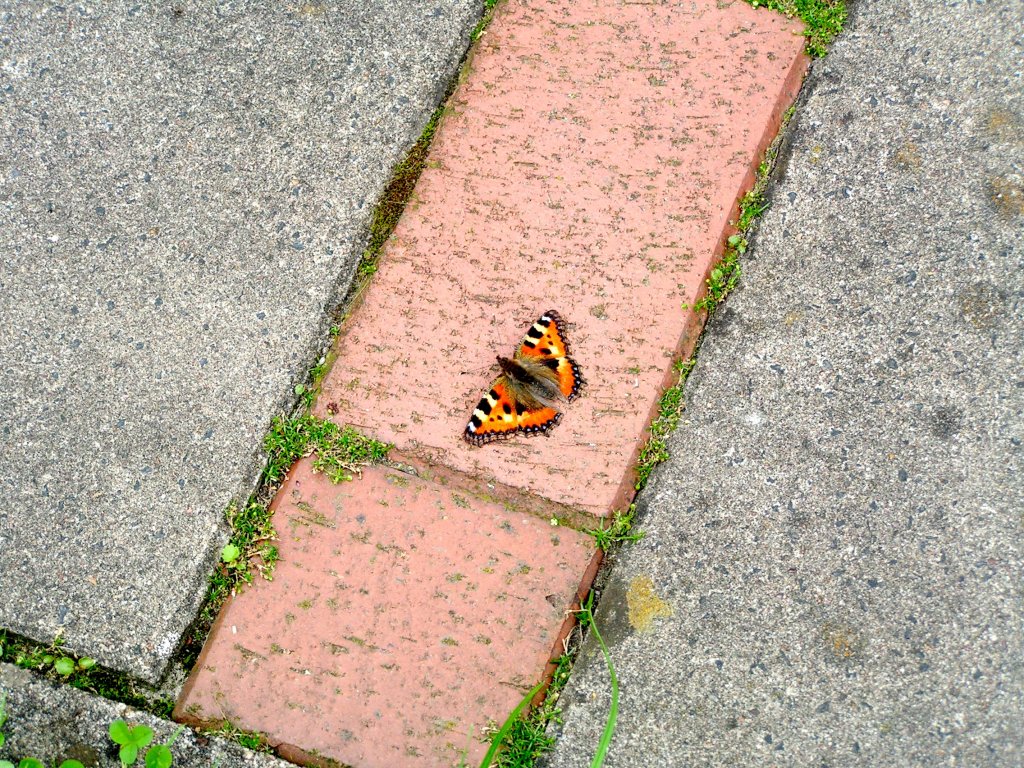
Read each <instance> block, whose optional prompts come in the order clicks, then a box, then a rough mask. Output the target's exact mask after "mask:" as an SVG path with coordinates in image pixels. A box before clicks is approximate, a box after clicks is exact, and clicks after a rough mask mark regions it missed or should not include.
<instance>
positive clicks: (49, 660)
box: [40, 653, 53, 666]
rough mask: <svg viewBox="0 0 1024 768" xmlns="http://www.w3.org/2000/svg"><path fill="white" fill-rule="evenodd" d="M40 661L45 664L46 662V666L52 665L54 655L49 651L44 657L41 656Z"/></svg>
mask: <svg viewBox="0 0 1024 768" xmlns="http://www.w3.org/2000/svg"><path fill="white" fill-rule="evenodd" d="M40 661H41V662H43V664H45V665H46V666H50V665H51V664H53V656H52V655H50V654H49V653H46V654H43V658H41V659H40Z"/></svg>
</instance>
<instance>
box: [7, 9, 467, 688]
mask: <svg viewBox="0 0 1024 768" xmlns="http://www.w3.org/2000/svg"><path fill="white" fill-rule="evenodd" d="M479 14H480V4H479V2H477V0H451V1H449V2H443V3H442V2H428V3H424V2H420V1H419V0H407V1H405V2H389V3H364V2H361V1H360V0H343V1H342V2H338V3H331V4H322V3H316V2H313V3H300V4H293V5H288V4H267V3H260V2H237V3H227V4H224V3H221V4H216V5H214V4H208V3H193V2H181V3H171V4H147V3H143V4H136V5H132V6H123V7H121V6H118V7H116V8H115V7H113V6H109V7H108V6H85V5H78V4H71V5H64V6H60V5H52V6H43V5H40V4H34V3H21V4H18V3H8V4H6V5H5V6H4V8H3V9H2V10H0V17H2V26H3V29H4V35H3V37H4V47H3V52H2V55H0V59H2V67H0V158H2V159H0V253H3V259H2V261H0V297H2V298H0V376H2V386H0V488H2V494H0V496H2V502H0V594H3V596H4V599H3V600H2V601H0V626H2V627H6V628H8V629H10V630H14V631H16V632H19V633H22V634H25V635H28V636H30V637H33V638H35V639H37V640H39V641H43V642H49V641H50V640H52V639H53V637H54V635H55V634H56V633H58V632H62V633H63V635H64V637H65V639H66V641H67V646H68V647H69V648H72V649H74V650H77V651H79V652H83V653H87V654H88V655H90V656H93V657H95V658H97V659H99V660H100V661H101V662H102V663H104V664H106V665H108V666H110V667H114V668H116V669H120V670H124V671H127V672H130V673H132V674H134V675H138V676H140V677H142V678H145V679H147V680H150V681H153V680H155V679H156V678H157V677H159V675H160V674H161V670H162V669H163V668H164V666H165V664H166V662H167V660H168V657H169V656H170V654H171V653H172V652H173V651H174V649H175V647H176V645H177V643H178V639H179V636H180V634H181V632H182V629H183V628H184V627H185V626H186V625H187V623H188V622H189V621H191V620H192V619H193V618H194V615H195V610H196V607H197V603H198V601H199V600H200V599H201V597H202V595H203V592H204V586H205V579H206V574H207V572H208V569H209V567H210V565H211V563H212V559H213V558H214V557H215V554H216V551H217V549H218V548H219V546H220V545H221V544H222V543H223V540H224V538H225V537H226V530H225V528H224V526H223V524H222V522H221V514H222V511H223V510H224V508H225V506H226V504H227V503H228V501H229V500H230V499H231V498H232V497H237V496H239V495H241V496H245V495H246V494H247V493H248V492H249V490H250V489H251V488H252V486H253V483H254V481H255V478H256V475H257V471H258V466H259V463H260V460H259V457H258V456H257V453H258V449H259V445H260V442H261V438H262V436H263V434H264V432H265V430H266V428H267V427H268V425H269V421H270V418H271V417H272V416H273V415H274V413H275V412H277V411H279V410H280V409H282V408H284V407H285V406H286V405H287V404H288V403H289V401H290V399H291V398H292V397H293V395H292V394H291V391H292V387H293V386H294V384H295V382H296V381H297V380H298V379H299V378H300V377H301V376H302V374H303V372H304V369H305V368H306V367H307V366H308V365H310V364H311V362H312V361H313V360H314V359H315V357H316V355H317V354H318V352H319V349H318V348H319V346H320V345H321V344H324V343H325V342H326V327H325V326H326V323H327V314H326V310H328V309H329V308H331V307H332V306H333V305H334V303H335V302H336V301H337V300H338V297H339V295H340V293H341V292H342V291H343V290H344V289H345V287H346V285H347V281H348V279H349V276H350V274H351V271H352V269H353V268H354V262H355V259H356V258H357V257H358V255H359V254H360V252H361V248H362V241H363V237H364V229H365V225H366V222H367V219H368V216H369V215H370V211H371V209H372V207H373V205H374V203H375V200H376V198H377V196H378V195H379V193H380V191H381V189H382V187H383V185H384V184H385V183H386V181H387V178H388V176H389V173H390V169H391V167H392V166H393V164H394V163H395V162H396V161H397V160H398V159H399V158H400V157H401V156H402V154H403V153H404V152H405V151H406V150H407V149H408V147H409V146H411V144H412V142H413V141H414V140H415V138H416V137H417V136H418V134H419V132H420V131H421V130H422V127H423V125H424V124H425V122H426V120H427V118H428V116H429V115H430V112H431V111H432V110H433V109H434V108H435V107H436V105H437V103H438V102H439V99H440V97H441V95H442V94H443V93H444V90H445V88H446V85H447V83H448V81H449V79H450V77H451V76H452V75H453V74H454V73H455V70H456V67H457V64H458V62H459V60H460V57H461V56H462V54H463V52H464V51H465V49H466V46H467V43H468V35H469V31H470V30H471V29H472V27H473V25H474V23H475V22H476V20H477V18H478V16H479Z"/></svg>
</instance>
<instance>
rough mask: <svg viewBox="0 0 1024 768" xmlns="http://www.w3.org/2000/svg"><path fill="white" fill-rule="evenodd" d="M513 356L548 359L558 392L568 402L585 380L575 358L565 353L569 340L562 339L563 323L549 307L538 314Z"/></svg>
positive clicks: (574, 397)
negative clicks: (560, 392) (556, 382)
mask: <svg viewBox="0 0 1024 768" xmlns="http://www.w3.org/2000/svg"><path fill="white" fill-rule="evenodd" d="M516 356H517V357H518V356H530V357H541V358H544V359H546V360H550V361H551V362H550V363H549V365H551V366H552V368H553V369H554V371H555V373H557V374H558V385H559V388H560V389H561V390H562V394H563V395H565V396H566V398H568V400H569V402H572V401H573V400H575V399H576V398H577V397H579V396H580V392H581V391H582V389H583V385H584V384H585V383H586V382H585V381H584V380H583V376H582V374H581V373H580V369H579V366H578V365H576V361H575V360H573V359H572V358H571V357H569V343H568V342H567V341H566V340H565V323H564V322H563V320H562V316H561V315H559V314H558V313H557V312H555V311H554V310H553V309H552V310H549V311H547V312H545V313H544V314H543V315H541V317H540V319H539V320H538V321H537V322H536V323H534V324H533V326H531V328H530V330H528V331H527V332H526V336H525V338H524V339H523V343H522V344H521V345H520V347H519V351H518V352H516Z"/></svg>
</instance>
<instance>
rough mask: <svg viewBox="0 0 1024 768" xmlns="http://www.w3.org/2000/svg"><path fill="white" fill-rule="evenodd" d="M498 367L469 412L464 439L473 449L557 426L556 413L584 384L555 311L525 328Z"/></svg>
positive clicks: (559, 415) (575, 396) (574, 396)
mask: <svg viewBox="0 0 1024 768" xmlns="http://www.w3.org/2000/svg"><path fill="white" fill-rule="evenodd" d="M498 366H499V367H500V368H501V375H500V376H499V377H498V378H497V380H495V382H494V384H492V385H491V389H490V390H489V391H488V392H487V393H486V394H485V395H484V396H483V398H482V399H481V400H480V402H479V403H478V404H477V406H476V408H474V409H473V414H472V416H471V417H470V420H469V423H468V424H467V425H466V430H465V432H464V433H463V438H464V439H465V440H466V441H467V442H470V443H472V444H473V445H484V444H486V443H489V442H491V441H492V440H501V439H506V438H509V437H512V436H513V435H516V434H519V433H523V434H527V435H534V434H542V433H544V432H547V431H548V430H549V429H551V427H553V426H555V425H556V424H558V422H559V421H560V420H561V418H562V414H561V412H560V410H559V409H560V408H561V407H562V406H563V405H564V404H565V403H569V402H572V401H573V400H575V399H576V398H577V397H579V394H580V391H581V389H582V387H583V384H584V383H585V382H584V380H583V376H582V374H581V373H580V370H579V366H577V365H576V362H575V361H574V360H573V359H572V358H570V357H569V347H568V344H567V343H566V341H565V328H564V324H563V323H562V319H561V317H560V316H559V315H558V313H557V312H554V311H550V312H545V313H544V314H543V315H541V317H540V319H539V320H537V322H536V323H534V324H533V325H532V326H531V327H530V329H529V330H528V331H527V332H526V336H525V337H524V338H523V342H522V344H521V345H520V346H519V349H517V350H516V353H515V355H514V356H513V357H512V358H507V357H502V356H500V355H499V356H498Z"/></svg>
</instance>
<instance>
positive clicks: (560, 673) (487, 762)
mask: <svg viewBox="0 0 1024 768" xmlns="http://www.w3.org/2000/svg"><path fill="white" fill-rule="evenodd" d="M571 668H572V660H571V657H570V655H569V654H567V653H566V654H563V655H562V656H560V657H559V658H558V661H557V666H556V667H555V672H554V674H553V675H552V676H551V683H550V684H549V685H548V689H547V693H546V694H545V695H544V701H543V702H542V703H541V704H540V706H537V707H534V708H533V709H532V710H529V712H527V714H526V716H525V717H524V716H523V712H524V711H526V710H527V709H528V708H529V706H530V702H532V701H533V699H534V697H535V696H536V695H537V693H538V691H540V690H541V689H542V688H543V683H539V684H538V685H537V686H535V687H534V688H533V689H531V690H530V692H529V693H527V694H526V695H525V696H524V697H523V698H522V700H521V701H520V702H519V704H518V705H517V706H516V708H515V709H514V710H512V713H511V714H510V715H509V716H508V718H507V719H506V720H505V722H504V723H503V724H502V726H501V728H499V729H498V731H497V733H495V734H494V737H493V738H492V739H491V747H490V749H488V750H487V754H486V755H485V756H484V759H483V762H481V763H480V768H529V766H532V765H533V764H534V762H535V761H536V760H537V758H539V757H541V756H542V755H543V754H544V753H546V752H548V751H549V750H550V749H551V747H553V746H554V744H555V739H554V737H553V736H549V735H548V733H547V728H548V725H549V724H550V723H552V722H558V721H559V720H558V718H559V716H560V714H561V710H560V709H559V708H558V696H559V694H560V693H561V691H562V689H563V688H564V687H565V684H566V682H568V680H569V670H570V669H571Z"/></svg>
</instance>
